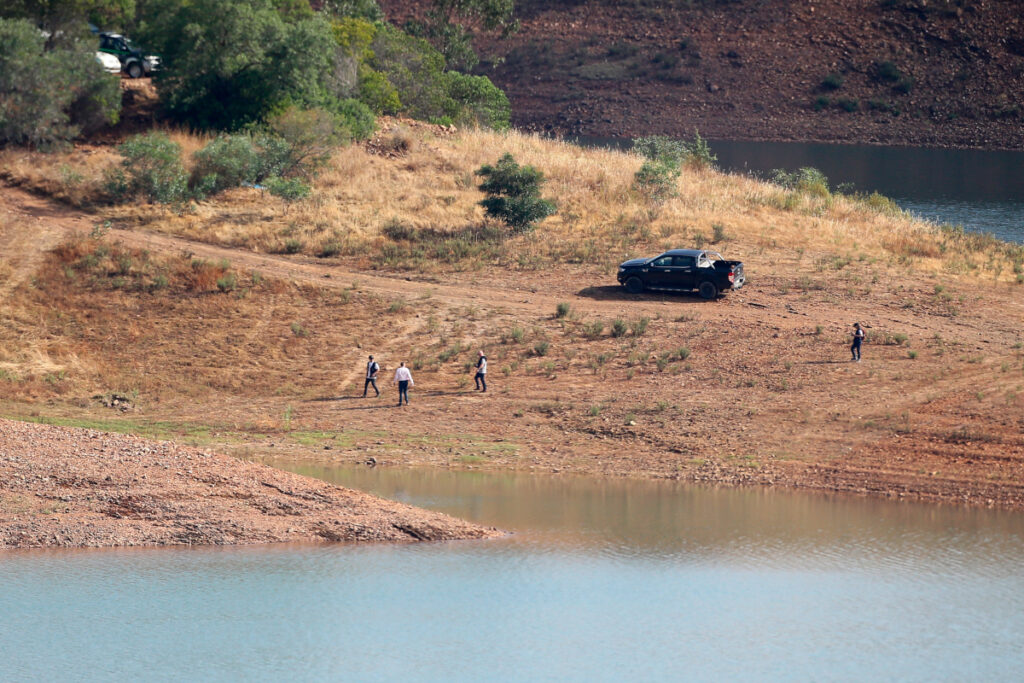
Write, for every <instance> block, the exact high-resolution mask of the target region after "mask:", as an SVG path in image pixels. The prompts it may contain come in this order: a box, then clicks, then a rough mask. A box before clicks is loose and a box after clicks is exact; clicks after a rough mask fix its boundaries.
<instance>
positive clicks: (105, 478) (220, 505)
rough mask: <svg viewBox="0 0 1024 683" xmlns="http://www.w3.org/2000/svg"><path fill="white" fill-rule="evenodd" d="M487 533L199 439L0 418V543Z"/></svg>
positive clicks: (489, 532)
mask: <svg viewBox="0 0 1024 683" xmlns="http://www.w3.org/2000/svg"><path fill="white" fill-rule="evenodd" d="M496 535H499V532H498V531H496V530H494V529H486V528H482V527H479V526H476V525H473V524H469V523H466V522H462V521H459V520H457V519H454V518H452V517H448V516H447V515H442V514H438V513H434V512H427V511H425V510H420V509H417V508H413V507H410V506H408V505H402V504H399V503H394V502H392V501H386V500H382V499H380V498H376V497H374V496H370V495H367V494H364V493H360V492H358V491H352V490H349V489H344V488H342V487H340V486H334V485H331V484H326V483H324V482H321V481H318V480H316V479H310V478H308V477H301V476H298V475H294V474H290V473H287V472H282V471H280V470H277V469H274V468H272V467H266V466H264V465H259V464H255V463H249V462H243V461H240V460H237V459H235V458H231V457H229V456H225V455H219V454H216V453H212V452H210V451H207V450H199V449H196V448H189V447H186V446H180V445H178V444H174V443H169V442H157V441H150V440H146V439H139V438H137V437H133V436H125V435H122V434H108V433H104V432H98V431H95V430H86V429H71V428H67V427H53V426H49V425H38V424H28V423H24V422H12V421H10V420H2V419H0V549H5V548H44V547H64V548H71V547H89V548H98V547H106V546H136V545H211V544H212V545H237V544H250V543H280V542H284V541H290V542H303V541H304V542H310V541H348V542H371V541H373V542H381V541H389V542H396V541H419V540H450V539H462V538H485V537H487V536H496Z"/></svg>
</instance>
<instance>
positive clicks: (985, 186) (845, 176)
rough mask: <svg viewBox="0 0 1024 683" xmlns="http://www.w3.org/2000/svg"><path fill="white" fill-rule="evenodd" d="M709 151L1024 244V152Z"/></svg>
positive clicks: (764, 146) (872, 148)
mask: <svg viewBox="0 0 1024 683" xmlns="http://www.w3.org/2000/svg"><path fill="white" fill-rule="evenodd" d="M579 141H580V143H581V144H584V145H601V146H612V147H616V148H629V147H630V146H631V144H632V143H631V142H629V141H627V140H618V139H607V138H580V140H579ZM709 145H710V147H711V151H712V153H713V154H715V155H716V156H717V157H718V166H719V167H720V168H722V169H723V170H727V171H733V172H737V173H748V174H753V175H756V176H758V177H763V178H764V177H770V176H771V172H772V170H774V169H785V170H787V171H795V170H796V169H798V168H801V167H804V166H813V167H814V168H817V169H819V170H820V171H822V172H823V173H824V174H825V175H826V176H828V179H829V181H830V183H831V184H832V185H833V186H837V185H840V184H849V185H852V187H853V189H854V190H855V191H858V192H865V193H870V192H879V193H880V194H883V195H885V196H886V197H890V198H891V199H893V200H895V201H896V203H897V204H899V205H900V206H901V207H902V208H904V209H906V210H907V211H910V212H911V213H913V214H915V215H917V216H919V217H921V218H924V219H927V220H929V221H932V222H935V223H940V224H942V223H947V224H950V225H962V226H963V227H964V229H965V230H972V231H975V232H988V233H992V234H993V235H995V236H996V237H999V238H1000V239H1003V240H1006V241H1009V242H1021V243H1024V152H1013V151H1001V150H976V149H941V148H932V147H886V146H880V145H836V144H825V143H808V142H740V141H731V140H712V141H710V143H709Z"/></svg>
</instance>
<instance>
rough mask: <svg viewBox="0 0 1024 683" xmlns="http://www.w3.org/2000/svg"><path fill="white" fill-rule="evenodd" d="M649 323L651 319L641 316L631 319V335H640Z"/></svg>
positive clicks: (645, 330)
mask: <svg viewBox="0 0 1024 683" xmlns="http://www.w3.org/2000/svg"><path fill="white" fill-rule="evenodd" d="M650 324H651V319H650V318H648V317H646V316H643V317H641V318H637V319H636V320H634V321H633V336H634V337H642V336H644V334H646V333H647V326H648V325H650Z"/></svg>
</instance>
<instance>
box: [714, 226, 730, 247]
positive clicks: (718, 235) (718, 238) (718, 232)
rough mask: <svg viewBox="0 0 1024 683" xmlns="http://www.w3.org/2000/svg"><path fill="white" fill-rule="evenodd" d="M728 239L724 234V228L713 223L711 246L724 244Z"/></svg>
mask: <svg viewBox="0 0 1024 683" xmlns="http://www.w3.org/2000/svg"><path fill="white" fill-rule="evenodd" d="M726 239H728V237H726V234H725V226H724V225H722V224H721V223H715V224H713V225H712V226H711V244H718V243H719V242H724V241H725V240H726Z"/></svg>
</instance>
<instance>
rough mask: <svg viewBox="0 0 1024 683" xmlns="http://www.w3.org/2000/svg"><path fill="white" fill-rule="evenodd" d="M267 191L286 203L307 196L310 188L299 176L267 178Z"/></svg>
mask: <svg viewBox="0 0 1024 683" xmlns="http://www.w3.org/2000/svg"><path fill="white" fill-rule="evenodd" d="M265 185H266V187H267V191H268V192H270V194H272V195H274V196H275V197H280V198H281V199H283V200H284V201H286V202H288V203H292V202H297V201H299V200H300V199H305V198H306V197H308V196H309V193H310V191H311V188H310V186H309V185H308V184H306V182H305V181H304V180H302V179H301V178H279V177H274V178H267V180H266V181H265Z"/></svg>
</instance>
